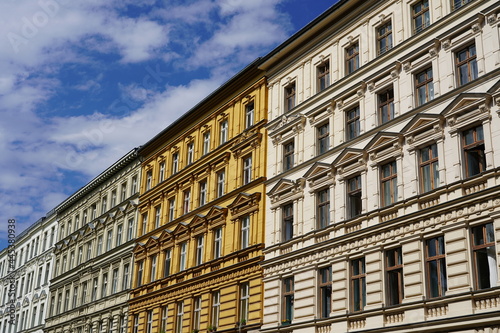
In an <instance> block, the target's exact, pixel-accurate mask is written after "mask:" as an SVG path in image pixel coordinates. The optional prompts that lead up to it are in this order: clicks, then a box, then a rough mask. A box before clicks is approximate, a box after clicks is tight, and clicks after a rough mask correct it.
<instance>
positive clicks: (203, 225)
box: [189, 214, 208, 235]
mask: <svg viewBox="0 0 500 333" xmlns="http://www.w3.org/2000/svg"><path fill="white" fill-rule="evenodd" d="M207 224H208V222H207V219H206V218H205V215H201V214H196V215H195V216H194V217H193V219H192V220H191V222H189V228H190V229H191V233H192V234H193V235H197V234H200V233H202V232H205V231H206V230H207Z"/></svg>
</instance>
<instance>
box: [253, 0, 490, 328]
mask: <svg viewBox="0 0 500 333" xmlns="http://www.w3.org/2000/svg"><path fill="white" fill-rule="evenodd" d="M499 13H500V5H499V3H498V2H494V1H479V0H476V1H449V0H429V1H427V0H423V1H410V0H403V1H355V0H349V1H339V2H338V3H337V4H336V5H334V6H333V7H332V8H330V9H329V10H328V11H327V12H325V13H324V14H322V15H321V16H320V17H318V18H317V19H316V20H315V21H313V22H311V23H310V24H309V25H308V26H306V27H305V28H304V29H302V30H301V31H299V32H298V33H297V34H295V35H294V36H292V37H291V38H290V39H289V40H288V41H286V42H284V43H283V44H282V45H281V46H279V47H278V48H277V49H275V50H274V51H273V52H271V53H270V54H269V55H268V56H266V58H265V59H264V61H263V64H262V65H261V68H262V69H264V70H266V71H267V75H268V82H269V84H268V85H269V122H268V125H267V128H268V134H269V140H268V143H269V144H268V181H267V182H266V188H267V190H266V191H267V203H266V205H267V212H266V213H267V216H266V248H265V249H264V253H265V261H264V263H263V268H264V318H263V326H262V329H261V331H262V332H283V331H286V332H292V331H293V332H322V333H323V332H325V333H326V332H351V331H356V332H363V331H370V332H389V331H390V332H410V331H411V332H415V331H425V332H443V331H444V332H482V331H485V332H490V331H491V332H493V331H497V330H498V329H499V327H500V319H499V317H498V311H499V310H500V303H499V302H498V299H499V297H500V288H498V286H500V282H499V278H498V268H499V266H498V262H499V260H498V259H499V254H500V252H499V250H500V246H499V245H498V240H499V239H500V220H499V213H500V199H499V193H500V187H499V180H498V179H499V178H498V172H499V170H500V169H499V167H500V154H499V148H500V146H499V144H498V142H500V141H499V136H500V131H499V129H500V118H499V113H500V109H499V105H500V92H499V87H500V84H499V73H500V69H499V63H500V54H499V49H500V45H499V20H498V17H499Z"/></svg>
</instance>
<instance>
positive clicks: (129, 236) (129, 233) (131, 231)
mask: <svg viewBox="0 0 500 333" xmlns="http://www.w3.org/2000/svg"><path fill="white" fill-rule="evenodd" d="M133 237H134V218H130V219H129V220H128V226H127V241H129V240H132V238H133Z"/></svg>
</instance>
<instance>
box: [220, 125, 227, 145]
mask: <svg viewBox="0 0 500 333" xmlns="http://www.w3.org/2000/svg"><path fill="white" fill-rule="evenodd" d="M227 137H228V124H227V120H224V121H223V122H222V123H220V140H219V143H220V144H221V145H222V144H224V143H226V142H227Z"/></svg>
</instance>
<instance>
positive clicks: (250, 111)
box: [245, 101, 255, 129]
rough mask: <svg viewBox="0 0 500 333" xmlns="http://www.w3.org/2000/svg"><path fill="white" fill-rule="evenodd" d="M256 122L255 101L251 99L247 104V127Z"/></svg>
mask: <svg viewBox="0 0 500 333" xmlns="http://www.w3.org/2000/svg"><path fill="white" fill-rule="evenodd" d="M254 124H255V103H254V101H251V102H249V103H247V104H246V105H245V129H247V128H250V127H252V126H253V125H254Z"/></svg>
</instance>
